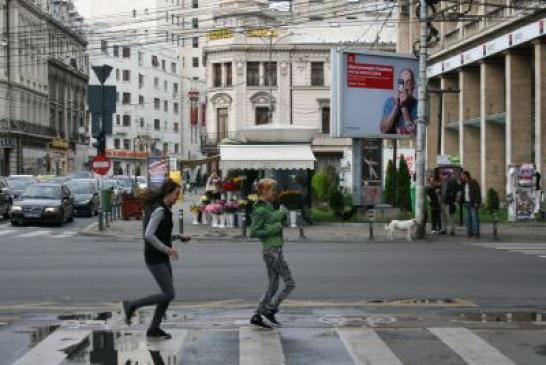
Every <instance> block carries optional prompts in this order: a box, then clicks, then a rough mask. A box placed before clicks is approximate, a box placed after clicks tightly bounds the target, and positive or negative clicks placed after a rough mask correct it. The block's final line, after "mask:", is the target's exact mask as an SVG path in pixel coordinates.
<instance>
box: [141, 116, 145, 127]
mask: <svg viewBox="0 0 546 365" xmlns="http://www.w3.org/2000/svg"><path fill="white" fill-rule="evenodd" d="M144 123H145V122H144V118H142V117H141V118H140V128H144Z"/></svg>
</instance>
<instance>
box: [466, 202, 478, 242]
mask: <svg viewBox="0 0 546 365" xmlns="http://www.w3.org/2000/svg"><path fill="white" fill-rule="evenodd" d="M463 207H464V215H465V226H466V233H467V234H468V235H473V236H479V235H480V215H479V213H478V209H476V207H474V206H472V204H470V203H464V205H463Z"/></svg>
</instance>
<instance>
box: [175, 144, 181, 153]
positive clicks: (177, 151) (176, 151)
mask: <svg viewBox="0 0 546 365" xmlns="http://www.w3.org/2000/svg"><path fill="white" fill-rule="evenodd" d="M174 153H180V145H179V144H178V143H175V144H174Z"/></svg>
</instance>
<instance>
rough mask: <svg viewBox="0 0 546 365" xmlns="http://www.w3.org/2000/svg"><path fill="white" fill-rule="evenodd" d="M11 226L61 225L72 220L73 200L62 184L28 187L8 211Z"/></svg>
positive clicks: (43, 184)
mask: <svg viewBox="0 0 546 365" xmlns="http://www.w3.org/2000/svg"><path fill="white" fill-rule="evenodd" d="M10 219H11V224H12V225H13V226H17V225H21V224H25V223H27V222H37V223H55V224H59V225H61V224H63V223H65V222H72V221H73V220H74V198H73V197H72V196H71V193H70V190H69V189H68V187H67V186H66V185H64V184H53V183H38V184H33V185H30V186H29V187H28V188H26V190H25V191H24V192H23V194H22V195H21V198H20V199H19V200H18V201H16V202H14V203H13V205H12V207H11V211H10Z"/></svg>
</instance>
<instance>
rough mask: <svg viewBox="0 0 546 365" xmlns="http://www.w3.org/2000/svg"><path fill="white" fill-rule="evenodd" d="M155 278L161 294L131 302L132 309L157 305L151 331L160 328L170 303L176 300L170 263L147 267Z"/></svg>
mask: <svg viewBox="0 0 546 365" xmlns="http://www.w3.org/2000/svg"><path fill="white" fill-rule="evenodd" d="M146 266H148V270H150V272H151V273H152V275H153V276H154V279H155V281H156V282H157V284H158V285H159V288H160V289H161V294H154V295H150V296H148V297H144V298H141V299H137V300H134V301H132V302H129V305H130V306H131V308H132V309H134V310H137V309H139V308H141V307H146V306H149V305H156V308H155V312H154V317H153V319H152V322H151V323H150V329H155V328H159V326H160V325H161V321H162V320H163V317H164V316H165V313H166V312H167V308H169V304H170V302H171V301H172V300H173V299H174V286H173V270H172V267H171V263H170V262H168V261H167V262H165V263H160V264H155V265H146Z"/></svg>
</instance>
